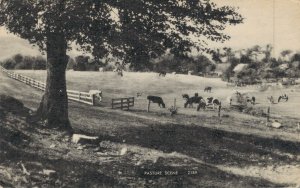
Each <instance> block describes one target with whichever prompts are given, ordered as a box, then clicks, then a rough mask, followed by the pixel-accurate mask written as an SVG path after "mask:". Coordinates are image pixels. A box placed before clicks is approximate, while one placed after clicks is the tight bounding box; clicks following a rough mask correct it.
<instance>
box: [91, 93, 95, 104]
mask: <svg viewBox="0 0 300 188" xmlns="http://www.w3.org/2000/svg"><path fill="white" fill-rule="evenodd" d="M91 95H92V105H93V106H95V95H94V94H91Z"/></svg>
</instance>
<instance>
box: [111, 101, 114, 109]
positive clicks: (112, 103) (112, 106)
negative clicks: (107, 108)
mask: <svg viewBox="0 0 300 188" xmlns="http://www.w3.org/2000/svg"><path fill="white" fill-rule="evenodd" d="M111 108H112V109H114V99H111Z"/></svg>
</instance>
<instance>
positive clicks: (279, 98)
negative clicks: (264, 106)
mask: <svg viewBox="0 0 300 188" xmlns="http://www.w3.org/2000/svg"><path fill="white" fill-rule="evenodd" d="M281 100H285V102H287V101H288V100H289V97H288V96H287V95H286V94H284V95H281V96H279V97H278V103H279V102H280V101H281Z"/></svg>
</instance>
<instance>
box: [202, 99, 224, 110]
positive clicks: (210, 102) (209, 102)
mask: <svg viewBox="0 0 300 188" xmlns="http://www.w3.org/2000/svg"><path fill="white" fill-rule="evenodd" d="M206 105H207V106H209V105H212V106H213V109H215V106H221V101H220V100H219V99H215V98H213V97H208V98H207V102H206Z"/></svg>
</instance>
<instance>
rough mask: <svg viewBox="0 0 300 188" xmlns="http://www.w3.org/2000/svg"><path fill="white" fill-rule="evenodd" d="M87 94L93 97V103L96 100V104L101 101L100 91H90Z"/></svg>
mask: <svg viewBox="0 0 300 188" xmlns="http://www.w3.org/2000/svg"><path fill="white" fill-rule="evenodd" d="M89 94H90V95H92V96H93V99H94V101H95V100H96V101H97V102H101V101H102V91H100V90H90V91H89Z"/></svg>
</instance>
